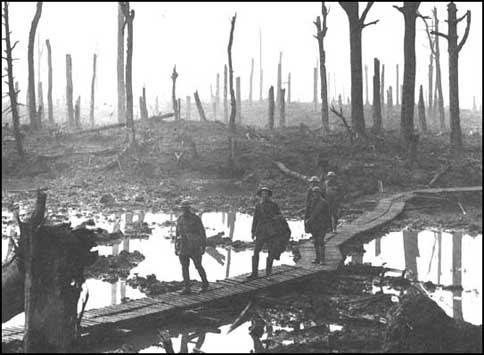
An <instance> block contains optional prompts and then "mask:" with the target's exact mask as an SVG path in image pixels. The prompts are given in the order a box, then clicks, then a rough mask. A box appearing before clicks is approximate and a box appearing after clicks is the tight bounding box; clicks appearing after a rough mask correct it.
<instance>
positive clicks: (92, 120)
mask: <svg viewBox="0 0 484 355" xmlns="http://www.w3.org/2000/svg"><path fill="white" fill-rule="evenodd" d="M96 59H97V55H96V53H94V54H93V56H92V80H91V106H90V109H89V122H90V124H91V127H94V88H95V83H96Z"/></svg>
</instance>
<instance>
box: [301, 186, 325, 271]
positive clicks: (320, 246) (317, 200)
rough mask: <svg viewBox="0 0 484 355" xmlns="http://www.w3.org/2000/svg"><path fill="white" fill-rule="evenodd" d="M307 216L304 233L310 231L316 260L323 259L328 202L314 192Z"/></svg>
mask: <svg viewBox="0 0 484 355" xmlns="http://www.w3.org/2000/svg"><path fill="white" fill-rule="evenodd" d="M308 214H309V217H308V218H307V219H305V221H304V227H305V230H306V233H311V235H312V237H313V242H314V248H315V251H316V260H315V261H314V262H320V261H323V260H324V249H325V246H324V237H325V235H326V230H327V229H328V227H329V226H330V223H331V222H330V215H329V204H328V202H327V201H326V200H325V199H324V198H323V197H322V196H321V194H314V195H313V199H312V201H311V204H310V208H309V211H308Z"/></svg>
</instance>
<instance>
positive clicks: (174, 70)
mask: <svg viewBox="0 0 484 355" xmlns="http://www.w3.org/2000/svg"><path fill="white" fill-rule="evenodd" d="M177 77H178V73H177V72H176V65H175V66H174V67H173V73H171V80H172V82H173V84H172V87H171V100H172V105H173V112H174V113H175V120H176V121H178V120H179V119H180V115H179V112H178V107H177V100H176V78H177Z"/></svg>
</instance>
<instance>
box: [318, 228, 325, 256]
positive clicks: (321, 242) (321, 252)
mask: <svg viewBox="0 0 484 355" xmlns="http://www.w3.org/2000/svg"><path fill="white" fill-rule="evenodd" d="M325 235H326V231H324V230H323V232H322V234H321V236H320V237H319V238H320V242H319V245H320V248H321V251H320V255H321V261H320V262H321V264H323V263H324V262H325V252H326V245H325V243H324V237H325Z"/></svg>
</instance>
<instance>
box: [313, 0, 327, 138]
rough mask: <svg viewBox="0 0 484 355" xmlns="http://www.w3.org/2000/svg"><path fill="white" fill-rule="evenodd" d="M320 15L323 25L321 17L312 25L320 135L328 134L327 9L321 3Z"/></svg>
mask: <svg viewBox="0 0 484 355" xmlns="http://www.w3.org/2000/svg"><path fill="white" fill-rule="evenodd" d="M321 13H322V15H323V23H321V17H320V16H318V17H316V21H314V25H315V26H316V35H315V36H314V37H315V38H316V40H317V41H318V47H319V75H320V79H321V123H322V133H323V134H328V133H329V132H330V129H329V108H328V87H327V82H326V52H325V51H324V37H325V36H326V32H327V31H328V26H327V25H326V23H327V17H328V13H329V11H328V8H327V7H326V5H325V2H324V1H323V3H322V6H321Z"/></svg>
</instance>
